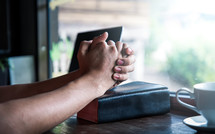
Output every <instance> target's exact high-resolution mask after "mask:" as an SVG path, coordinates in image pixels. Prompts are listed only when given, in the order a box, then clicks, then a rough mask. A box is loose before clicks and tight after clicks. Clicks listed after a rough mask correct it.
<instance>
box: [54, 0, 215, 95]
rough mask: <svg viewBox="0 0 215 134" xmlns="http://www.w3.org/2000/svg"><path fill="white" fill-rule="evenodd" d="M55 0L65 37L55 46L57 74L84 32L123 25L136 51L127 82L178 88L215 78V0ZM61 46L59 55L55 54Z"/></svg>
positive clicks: (65, 68)
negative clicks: (78, 36) (137, 81)
mask: <svg viewBox="0 0 215 134" xmlns="http://www.w3.org/2000/svg"><path fill="white" fill-rule="evenodd" d="M54 2H57V1H54V0H53V1H50V10H51V11H52V10H54V9H55V8H58V35H59V41H58V42H54V41H53V42H52V45H53V47H52V48H53V49H51V50H50V51H51V59H52V64H53V72H52V76H58V75H60V74H61V73H63V74H64V73H66V72H67V71H68V67H69V65H70V61H71V56H72V50H73V47H74V46H73V44H74V42H75V39H76V35H77V33H78V32H84V31H88V30H95V29H100V28H107V27H113V26H121V25H122V26H123V27H124V31H123V35H122V41H123V42H125V43H127V44H129V45H130V47H131V48H132V49H133V50H134V51H135V56H136V64H135V71H134V72H133V73H131V74H130V78H129V80H128V81H127V82H129V81H136V80H141V81H147V82H153V83H159V84H164V85H166V86H168V87H169V89H170V90H171V91H175V90H177V89H178V88H180V87H182V86H187V87H192V85H193V84H195V83H199V82H205V81H214V80H215V75H214V74H213V72H215V55H214V54H213V53H214V50H215V44H214V43H215V38H214V35H215V8H214V7H213V5H214V4H215V2H214V1H213V0H198V1H195V0H186V1H185V0H162V1H161V0H71V1H69V2H65V4H64V3H61V4H60V5H59V6H54ZM50 23H52V21H50ZM56 43H58V44H56ZM56 47H58V48H56ZM68 47H69V48H70V49H68ZM56 49H57V50H58V51H59V55H58V58H57V56H56V57H54V55H52V54H53V51H55V50H56ZM68 51H71V52H68ZM56 61H57V62H58V69H57V67H56V66H57V65H56V64H57V63H55V62H56Z"/></svg>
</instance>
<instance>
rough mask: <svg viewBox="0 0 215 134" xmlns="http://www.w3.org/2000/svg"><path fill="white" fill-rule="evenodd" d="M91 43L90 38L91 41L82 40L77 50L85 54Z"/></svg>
mask: <svg viewBox="0 0 215 134" xmlns="http://www.w3.org/2000/svg"><path fill="white" fill-rule="evenodd" d="M91 43H92V40H91V41H82V42H81V44H80V47H79V50H80V52H81V53H82V54H83V55H85V54H86V53H87V51H88V50H89V47H90V44H91Z"/></svg>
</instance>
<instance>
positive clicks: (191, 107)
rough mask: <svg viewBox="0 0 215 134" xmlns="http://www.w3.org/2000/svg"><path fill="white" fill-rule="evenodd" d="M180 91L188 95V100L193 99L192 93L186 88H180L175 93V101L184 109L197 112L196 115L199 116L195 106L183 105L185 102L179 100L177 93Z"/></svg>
mask: <svg viewBox="0 0 215 134" xmlns="http://www.w3.org/2000/svg"><path fill="white" fill-rule="evenodd" d="M181 91H185V92H188V93H189V95H190V98H194V95H193V93H192V92H191V91H190V90H189V89H188V88H181V89H179V90H178V91H177V92H176V99H177V101H178V102H179V103H180V104H181V105H182V106H184V107H186V108H188V109H191V110H193V111H195V112H197V113H198V114H200V112H199V110H198V109H197V108H196V107H195V106H193V105H190V104H187V103H185V102H183V101H181V100H180V99H179V92H181Z"/></svg>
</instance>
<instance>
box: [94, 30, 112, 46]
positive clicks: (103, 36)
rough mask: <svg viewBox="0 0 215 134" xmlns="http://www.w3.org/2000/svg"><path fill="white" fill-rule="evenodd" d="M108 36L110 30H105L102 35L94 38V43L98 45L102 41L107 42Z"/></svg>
mask: <svg viewBox="0 0 215 134" xmlns="http://www.w3.org/2000/svg"><path fill="white" fill-rule="evenodd" d="M107 38H108V32H104V33H103V34H101V35H100V36H97V37H95V38H94V39H93V43H92V45H96V44H98V43H100V42H105V41H106V40H107Z"/></svg>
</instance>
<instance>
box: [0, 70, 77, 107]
mask: <svg viewBox="0 0 215 134" xmlns="http://www.w3.org/2000/svg"><path fill="white" fill-rule="evenodd" d="M80 76H81V73H80V72H79V71H75V72H71V73H69V74H66V75H63V76H60V77H57V78H53V79H49V80H45V81H41V82H35V83H31V84H19V85H12V86H2V87H0V94H1V97H0V103H1V102H5V101H8V100H12V99H18V98H24V97H30V96H33V95H36V94H40V93H45V92H48V91H52V90H55V89H57V88H59V87H62V86H64V85H65V84H67V83H69V82H71V81H73V80H75V79H77V78H79V77H80Z"/></svg>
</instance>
